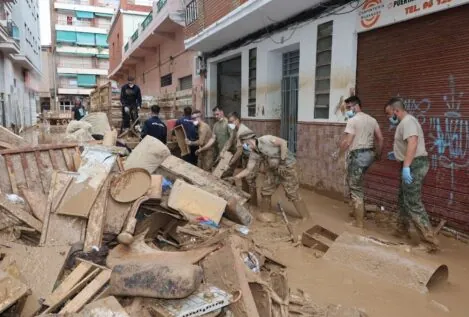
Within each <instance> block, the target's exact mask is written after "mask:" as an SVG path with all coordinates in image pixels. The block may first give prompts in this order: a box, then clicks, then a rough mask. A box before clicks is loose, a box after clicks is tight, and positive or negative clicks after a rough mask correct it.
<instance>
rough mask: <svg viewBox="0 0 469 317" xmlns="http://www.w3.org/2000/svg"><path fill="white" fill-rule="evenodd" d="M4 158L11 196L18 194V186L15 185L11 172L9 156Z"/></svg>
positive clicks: (13, 175)
mask: <svg viewBox="0 0 469 317" xmlns="http://www.w3.org/2000/svg"><path fill="white" fill-rule="evenodd" d="M4 157H5V162H6V165H7V171H8V177H9V178H10V184H11V189H12V191H13V194H18V186H17V184H16V178H15V172H14V171H13V163H12V161H11V158H10V155H5V156H4Z"/></svg>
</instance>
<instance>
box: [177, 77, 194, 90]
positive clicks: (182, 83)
mask: <svg viewBox="0 0 469 317" xmlns="http://www.w3.org/2000/svg"><path fill="white" fill-rule="evenodd" d="M186 89H192V75H189V76H186V77H182V78H179V90H186Z"/></svg>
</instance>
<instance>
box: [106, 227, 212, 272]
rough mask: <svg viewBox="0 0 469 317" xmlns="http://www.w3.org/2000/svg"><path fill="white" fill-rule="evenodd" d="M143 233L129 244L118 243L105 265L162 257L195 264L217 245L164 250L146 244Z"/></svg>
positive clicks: (168, 261)
mask: <svg viewBox="0 0 469 317" xmlns="http://www.w3.org/2000/svg"><path fill="white" fill-rule="evenodd" d="M145 235H146V232H143V233H141V234H139V235H138V236H136V237H135V239H134V241H133V242H132V244H130V245H129V246H126V245H122V244H120V245H118V246H117V247H115V248H114V249H112V250H111V251H110V252H109V255H108V257H107V258H106V266H107V267H109V268H113V267H114V266H116V265H119V264H125V263H129V262H136V261H151V260H154V261H156V262H157V261H161V259H164V260H165V263H187V264H195V263H197V262H199V261H200V260H201V259H203V258H204V257H205V256H207V254H209V253H211V252H212V251H213V250H215V249H216V248H217V247H218V246H217V245H212V246H207V247H205V248H199V249H196V250H190V251H184V252H166V251H161V250H159V249H156V248H153V247H150V246H149V245H147V244H146V243H145V241H144V238H145Z"/></svg>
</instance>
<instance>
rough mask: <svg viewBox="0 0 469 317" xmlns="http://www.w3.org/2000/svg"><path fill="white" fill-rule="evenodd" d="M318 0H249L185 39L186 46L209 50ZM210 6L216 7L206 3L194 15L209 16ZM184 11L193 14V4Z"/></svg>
mask: <svg viewBox="0 0 469 317" xmlns="http://www.w3.org/2000/svg"><path fill="white" fill-rule="evenodd" d="M200 1H204V0H200ZM319 3H320V1H319V0H294V5H292V1H285V0H249V1H247V2H245V3H244V4H242V5H240V6H239V7H237V8H236V9H234V10H233V11H231V12H229V13H228V14H226V15H225V16H223V17H222V18H221V19H219V20H218V21H216V22H214V23H212V24H211V25H209V26H208V27H206V28H205V29H203V30H202V31H200V32H199V33H198V34H196V35H195V36H193V37H190V38H188V39H186V40H185V41H184V43H185V46H186V49H192V50H195V51H202V52H212V51H214V50H216V49H219V48H221V47H223V46H225V45H227V44H229V43H232V42H234V41H236V40H239V39H241V38H243V37H245V36H246V35H248V34H251V33H253V32H256V31H259V30H261V29H266V27H268V26H269V25H271V24H274V23H275V21H284V20H286V19H288V18H291V17H293V16H295V15H297V14H299V13H301V12H304V11H306V10H308V9H310V8H313V7H316V6H318V5H319ZM211 10H215V8H214V7H210V6H205V12H203V14H201V13H200V12H199V13H198V14H197V16H196V17H195V19H203V17H205V16H212V13H214V12H211ZM186 14H187V15H189V16H193V7H191V6H188V7H187V8H186ZM202 22H203V23H204V22H205V21H202ZM203 23H202V24H203Z"/></svg>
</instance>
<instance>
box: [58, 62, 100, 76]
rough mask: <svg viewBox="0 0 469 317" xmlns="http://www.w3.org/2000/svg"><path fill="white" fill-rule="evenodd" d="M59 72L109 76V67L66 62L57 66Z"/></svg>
mask: <svg viewBox="0 0 469 317" xmlns="http://www.w3.org/2000/svg"><path fill="white" fill-rule="evenodd" d="M57 73H58V74H63V75H77V74H88V75H99V76H107V74H108V68H97V67H90V65H84V64H80V63H65V64H63V65H59V66H58V67H57Z"/></svg>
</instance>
